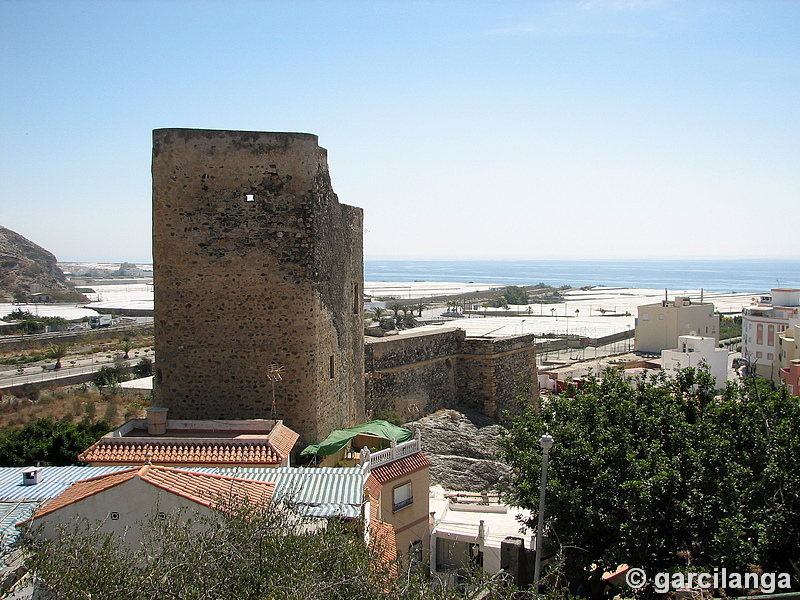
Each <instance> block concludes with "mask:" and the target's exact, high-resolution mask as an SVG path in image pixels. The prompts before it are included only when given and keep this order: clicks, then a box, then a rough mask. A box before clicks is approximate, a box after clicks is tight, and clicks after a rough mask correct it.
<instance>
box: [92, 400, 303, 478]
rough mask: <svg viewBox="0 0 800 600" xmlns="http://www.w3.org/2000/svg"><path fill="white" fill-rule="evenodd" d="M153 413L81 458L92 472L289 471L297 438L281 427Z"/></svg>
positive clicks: (261, 422)
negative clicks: (142, 468) (119, 468)
mask: <svg viewBox="0 0 800 600" xmlns="http://www.w3.org/2000/svg"><path fill="white" fill-rule="evenodd" d="M166 417H167V409H149V410H148V419H132V420H130V421H128V422H127V423H125V424H124V425H122V426H120V427H118V428H117V429H115V430H114V431H112V432H110V433H107V434H106V435H104V436H103V437H101V438H100V439H99V440H98V441H97V442H95V443H94V444H92V445H91V446H90V447H89V448H87V449H86V450H85V451H84V452H83V453H81V454H80V456H79V457H78V458H80V459H81V460H82V461H84V462H86V463H89V464H90V465H93V466H112V465H141V464H143V463H145V462H149V463H152V464H155V465H160V466H173V467H239V466H241V467H245V466H258V467H270V468H275V467H288V466H289V465H290V457H291V452H292V448H294V445H295V442H297V438H298V437H299V436H298V434H297V433H296V432H294V431H292V430H291V429H289V428H288V427H286V425H284V424H283V422H282V421H270V420H261V419H250V420H228V421H222V420H217V421H192V420H186V421H183V420H175V419H167V418H166Z"/></svg>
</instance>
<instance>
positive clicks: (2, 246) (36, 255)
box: [0, 226, 86, 302]
mask: <svg viewBox="0 0 800 600" xmlns="http://www.w3.org/2000/svg"><path fill="white" fill-rule="evenodd" d="M34 290H35V291H38V292H45V293H50V294H53V295H54V296H55V297H54V298H53V299H54V300H58V301H62V302H83V301H86V297H85V296H84V295H83V294H80V293H78V292H76V291H75V290H74V289H73V288H72V287H70V286H69V285H67V283H66V278H65V277H64V273H63V272H62V271H61V269H60V268H59V266H58V265H57V264H56V257H55V256H54V255H53V253H51V252H48V251H47V250H45V249H44V248H42V247H41V246H39V245H38V244H35V243H33V242H32V241H30V240H29V239H28V238H26V237H23V236H21V235H20V234H18V233H17V232H16V231H11V230H10V229H7V228H5V227H2V226H0V299H2V298H8V299H9V300H10V299H20V300H23V299H27V298H28V296H29V295H30V294H31V293H33V292H34Z"/></svg>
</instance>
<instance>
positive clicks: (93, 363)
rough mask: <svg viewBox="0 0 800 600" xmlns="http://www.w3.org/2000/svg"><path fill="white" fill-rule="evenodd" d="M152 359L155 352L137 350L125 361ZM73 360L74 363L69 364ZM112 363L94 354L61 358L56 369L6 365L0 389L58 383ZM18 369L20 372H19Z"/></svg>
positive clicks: (129, 363)
mask: <svg viewBox="0 0 800 600" xmlns="http://www.w3.org/2000/svg"><path fill="white" fill-rule="evenodd" d="M145 356H146V357H147V358H149V359H150V360H154V358H155V354H154V353H153V352H141V351H140V352H139V354H138V355H135V356H134V357H133V358H130V359H128V360H127V361H125V363H126V364H127V365H128V366H130V367H132V366H134V365H135V364H136V363H137V362H139V361H140V360H141V359H142V358H143V357H145ZM47 362H48V363H49V364H48V365H47V366H52V365H53V361H52V360H50V361H47ZM72 362H74V363H75V364H71V363H72ZM113 363H114V359H113V358H112V357H110V356H109V355H106V354H95V355H92V356H91V357H89V358H81V359H78V360H75V361H71V360H70V359H69V357H67V358H66V359H64V360H62V364H64V366H62V367H61V369H59V370H58V371H55V370H51V369H43V368H42V366H41V363H37V364H35V365H29V366H25V367H19V368H13V367H10V368H9V367H7V368H6V369H5V370H3V371H0V389H8V388H12V387H16V386H21V385H25V384H29V383H36V384H39V385H42V384H49V383H52V384H56V385H57V384H58V380H59V379H67V378H70V377H75V376H79V375H91V374H92V373H94V372H95V371H97V370H99V369H100V368H101V367H104V366H108V365H111V364H113ZM20 369H21V370H22V372H21V373H20Z"/></svg>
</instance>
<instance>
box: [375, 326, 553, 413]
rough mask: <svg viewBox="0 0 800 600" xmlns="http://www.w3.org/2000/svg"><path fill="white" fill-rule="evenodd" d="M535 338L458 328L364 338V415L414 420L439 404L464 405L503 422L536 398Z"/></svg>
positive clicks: (444, 406)
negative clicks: (479, 334) (480, 334)
mask: <svg viewBox="0 0 800 600" xmlns="http://www.w3.org/2000/svg"><path fill="white" fill-rule="evenodd" d="M534 342H535V339H534V336H533V335H522V336H515V337H510V338H467V337H466V336H465V333H464V331H463V330H461V329H443V330H442V331H440V332H435V333H407V334H403V335H398V336H392V337H385V338H369V339H367V341H366V350H365V361H364V367H365V394H366V409H367V415H368V417H370V416H371V417H372V418H376V417H377V416H380V415H381V414H391V413H395V414H397V415H398V416H399V417H400V418H401V419H403V420H413V419H416V418H419V417H420V416H423V415H426V414H430V413H432V412H435V411H437V410H439V409H441V408H468V409H472V410H476V411H479V412H482V413H484V414H486V415H488V416H490V417H492V418H495V419H499V420H501V421H502V420H506V419H507V418H508V417H510V416H513V415H514V414H517V413H518V412H519V410H520V409H521V407H522V405H523V403H524V402H526V401H527V402H536V401H537V399H538V387H537V377H536V362H535V355H534Z"/></svg>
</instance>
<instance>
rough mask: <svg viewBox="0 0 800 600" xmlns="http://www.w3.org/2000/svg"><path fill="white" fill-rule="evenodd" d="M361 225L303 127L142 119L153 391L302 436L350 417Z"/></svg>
mask: <svg viewBox="0 0 800 600" xmlns="http://www.w3.org/2000/svg"><path fill="white" fill-rule="evenodd" d="M362 230H363V214H362V211H361V209H359V208H354V207H351V206H346V205H343V204H340V203H339V202H338V198H337V197H336V194H335V193H334V192H333V189H332V187H331V182H330V175H329V172H328V165H327V156H326V152H325V150H324V149H323V148H320V147H319V146H318V144H317V137H316V136H314V135H310V134H302V133H262V132H248V131H211V130H196V129H159V130H156V131H154V132H153V259H154V284H155V336H156V343H155V346H156V355H157V356H158V366H157V370H156V383H155V389H154V398H155V402H156V403H157V405H159V406H165V407H168V408H169V409H170V410H171V413H170V417H171V418H182V419H245V418H272V417H273V416H274V418H282V419H284V421H285V422H286V424H287V425H288V426H289V427H291V428H292V429H294V430H295V431H297V432H298V433H300V435H301V440H302V441H301V443H305V442H314V441H318V440H320V439H322V438H324V437H325V436H326V435H327V434H328V433H329V432H330V431H331V430H332V429H337V428H342V427H349V426H352V425H355V424H356V423H358V422H360V421H362V420H363V418H364V391H363V379H362V377H361V373H362V372H363V360H364V354H363V353H364V343H363V335H362V322H363V314H362V313H363V308H362V290H363V267H362V264H363V255H362ZM269 365H279V366H280V367H281V368H282V373H281V380H280V381H275V382H273V381H271V380H270V378H269V377H268V368H269ZM273 393H274V408H273Z"/></svg>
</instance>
